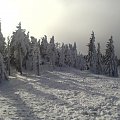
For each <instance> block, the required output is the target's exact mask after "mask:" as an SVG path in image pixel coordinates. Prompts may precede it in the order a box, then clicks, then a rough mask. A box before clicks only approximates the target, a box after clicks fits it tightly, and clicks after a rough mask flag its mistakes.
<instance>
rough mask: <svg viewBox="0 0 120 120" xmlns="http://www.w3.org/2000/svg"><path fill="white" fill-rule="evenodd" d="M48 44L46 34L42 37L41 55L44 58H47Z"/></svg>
mask: <svg viewBox="0 0 120 120" xmlns="http://www.w3.org/2000/svg"><path fill="white" fill-rule="evenodd" d="M47 46H48V41H47V36H46V35H45V36H44V37H43V38H42V41H41V46H40V53H41V57H42V58H43V59H44V60H46V59H47Z"/></svg>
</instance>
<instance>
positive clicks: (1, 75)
mask: <svg viewBox="0 0 120 120" xmlns="http://www.w3.org/2000/svg"><path fill="white" fill-rule="evenodd" d="M3 80H8V77H7V74H6V70H5V66H4V60H3V56H2V54H1V53H0V82H2V81H3Z"/></svg>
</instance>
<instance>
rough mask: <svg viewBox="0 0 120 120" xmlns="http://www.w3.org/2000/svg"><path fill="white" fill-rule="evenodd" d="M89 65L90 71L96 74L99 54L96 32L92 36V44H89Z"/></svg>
mask: <svg viewBox="0 0 120 120" xmlns="http://www.w3.org/2000/svg"><path fill="white" fill-rule="evenodd" d="M88 49H89V50H88V65H89V68H90V70H91V71H92V72H93V73H96V69H97V68H96V64H97V53H96V47H95V35H94V32H92V34H91V38H90V43H89V44H88Z"/></svg>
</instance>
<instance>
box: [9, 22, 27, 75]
mask: <svg viewBox="0 0 120 120" xmlns="http://www.w3.org/2000/svg"><path fill="white" fill-rule="evenodd" d="M27 46H28V42H26V34H25V30H24V29H22V28H21V23H19V25H18V26H17V30H16V31H15V32H13V35H12V40H11V43H10V49H11V56H12V59H13V60H15V64H16V68H17V70H18V71H19V72H20V73H21V74H22V64H23V59H24V57H26V54H27Z"/></svg>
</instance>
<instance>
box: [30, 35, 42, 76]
mask: <svg viewBox="0 0 120 120" xmlns="http://www.w3.org/2000/svg"><path fill="white" fill-rule="evenodd" d="M30 46H31V49H30V54H29V55H30V56H29V64H28V65H30V64H31V70H33V71H34V72H35V74H37V75H39V74H40V62H41V56H40V48H39V42H37V39H36V38H34V37H33V36H31V45H30Z"/></svg>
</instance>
